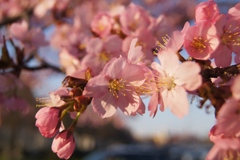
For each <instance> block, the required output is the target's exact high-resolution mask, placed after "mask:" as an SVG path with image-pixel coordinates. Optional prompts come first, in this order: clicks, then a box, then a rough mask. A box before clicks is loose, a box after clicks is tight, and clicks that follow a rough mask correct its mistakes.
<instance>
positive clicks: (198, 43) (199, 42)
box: [191, 37, 207, 53]
mask: <svg viewBox="0 0 240 160" xmlns="http://www.w3.org/2000/svg"><path fill="white" fill-rule="evenodd" d="M206 42H207V40H203V39H202V38H201V37H194V39H193V41H192V43H191V46H192V48H193V50H197V51H199V52H200V53H201V52H203V50H204V49H205V48H206V45H205V44H206Z"/></svg>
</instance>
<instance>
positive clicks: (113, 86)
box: [108, 79, 126, 98]
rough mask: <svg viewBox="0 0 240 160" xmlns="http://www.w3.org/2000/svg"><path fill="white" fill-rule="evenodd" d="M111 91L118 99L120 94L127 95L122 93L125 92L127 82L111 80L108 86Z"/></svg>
mask: <svg viewBox="0 0 240 160" xmlns="http://www.w3.org/2000/svg"><path fill="white" fill-rule="evenodd" d="M108 88H109V91H110V92H112V95H113V96H114V97H116V98H118V94H119V93H121V94H122V95H124V96H125V95H126V94H124V93H122V91H124V90H125V81H124V80H123V79H114V80H111V81H110V82H109V84H108Z"/></svg>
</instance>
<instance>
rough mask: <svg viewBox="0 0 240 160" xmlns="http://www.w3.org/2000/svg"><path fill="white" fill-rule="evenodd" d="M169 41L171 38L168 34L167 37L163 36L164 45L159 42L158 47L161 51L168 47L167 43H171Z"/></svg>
mask: <svg viewBox="0 0 240 160" xmlns="http://www.w3.org/2000/svg"><path fill="white" fill-rule="evenodd" d="M169 40H170V37H169V36H168V34H166V36H163V37H162V41H163V43H161V42H159V41H157V45H158V47H159V48H160V49H161V50H163V49H166V46H167V43H168V42H169Z"/></svg>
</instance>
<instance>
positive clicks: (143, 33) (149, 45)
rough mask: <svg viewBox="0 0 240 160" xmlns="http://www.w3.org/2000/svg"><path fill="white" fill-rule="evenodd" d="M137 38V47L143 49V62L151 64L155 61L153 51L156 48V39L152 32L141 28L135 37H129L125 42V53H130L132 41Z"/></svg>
mask: <svg viewBox="0 0 240 160" xmlns="http://www.w3.org/2000/svg"><path fill="white" fill-rule="evenodd" d="M134 38H137V39H138V41H137V43H136V45H139V46H141V47H142V52H143V54H144V55H143V57H140V58H142V61H144V63H150V62H152V61H153V58H154V55H153V53H152V49H153V48H154V47H155V43H156V39H155V38H154V36H153V35H152V33H151V32H150V31H148V30H147V29H146V28H142V27H141V28H139V29H137V30H136V31H135V34H134V36H128V37H126V38H125V39H124V41H123V46H122V50H123V52H128V51H129V46H130V43H131V41H132V39H134Z"/></svg>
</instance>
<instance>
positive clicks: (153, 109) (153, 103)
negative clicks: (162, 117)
mask: <svg viewBox="0 0 240 160" xmlns="http://www.w3.org/2000/svg"><path fill="white" fill-rule="evenodd" d="M158 104H159V93H158V92H154V93H153V95H152V96H151V99H150V102H149V104H148V110H149V111H150V117H155V115H156V113H157V108H158Z"/></svg>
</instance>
